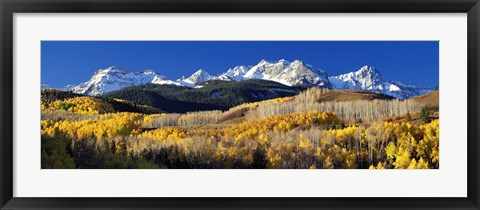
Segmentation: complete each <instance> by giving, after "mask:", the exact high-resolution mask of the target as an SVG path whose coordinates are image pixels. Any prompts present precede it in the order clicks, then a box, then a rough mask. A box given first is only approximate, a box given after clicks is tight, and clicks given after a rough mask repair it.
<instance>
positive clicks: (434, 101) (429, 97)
mask: <svg viewBox="0 0 480 210" xmlns="http://www.w3.org/2000/svg"><path fill="white" fill-rule="evenodd" d="M408 100H412V101H415V102H417V103H419V104H423V105H425V107H427V109H429V110H431V111H437V112H438V111H439V104H440V103H439V102H440V101H439V92H438V90H436V91H432V92H430V93H427V94H423V95H420V96H416V97H413V98H410V99H408Z"/></svg>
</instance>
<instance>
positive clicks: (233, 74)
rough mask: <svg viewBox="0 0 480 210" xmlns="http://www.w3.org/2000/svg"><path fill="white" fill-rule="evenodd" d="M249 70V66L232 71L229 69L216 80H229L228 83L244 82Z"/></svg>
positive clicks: (232, 69) (236, 67)
mask: <svg viewBox="0 0 480 210" xmlns="http://www.w3.org/2000/svg"><path fill="white" fill-rule="evenodd" d="M248 70H249V67H247V66H235V67H233V68H231V69H228V71H226V72H225V73H223V74H220V75H219V76H218V77H216V79H219V80H227V81H241V80H244V77H243V76H244V75H245V73H247V72H248Z"/></svg>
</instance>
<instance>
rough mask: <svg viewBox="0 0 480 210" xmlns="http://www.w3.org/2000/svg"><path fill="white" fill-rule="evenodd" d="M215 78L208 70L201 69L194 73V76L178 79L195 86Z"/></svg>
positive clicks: (182, 82) (185, 84)
mask: <svg viewBox="0 0 480 210" xmlns="http://www.w3.org/2000/svg"><path fill="white" fill-rule="evenodd" d="M212 78H213V76H212V75H210V74H209V73H208V72H206V71H205V70H203V69H199V70H198V71H196V72H195V73H193V74H192V76H190V77H188V78H186V79H179V80H177V81H178V82H180V83H181V84H182V85H184V86H188V87H195V86H197V85H199V84H201V83H203V82H205V81H208V80H211V79H212Z"/></svg>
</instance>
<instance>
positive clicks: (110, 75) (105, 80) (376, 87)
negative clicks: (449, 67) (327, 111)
mask: <svg viewBox="0 0 480 210" xmlns="http://www.w3.org/2000/svg"><path fill="white" fill-rule="evenodd" d="M250 79H261V80H268V81H274V82H277V83H280V84H283V85H287V86H307V87H312V86H317V87H321V88H328V89H340V90H342V89H346V90H367V91H371V92H376V93H381V94H385V95H389V96H393V97H396V98H399V99H402V100H403V99H407V98H410V97H414V96H418V95H422V94H425V93H428V92H431V91H433V88H424V87H416V86H414V85H408V84H404V83H402V82H399V81H393V80H387V79H385V78H383V76H382V75H381V74H380V72H379V71H378V70H377V69H376V68H375V67H373V66H369V65H366V66H363V67H361V68H360V69H359V70H357V71H352V72H349V73H345V74H340V75H337V76H329V75H328V73H327V72H325V71H323V70H321V69H319V68H317V67H314V66H312V65H309V64H306V63H304V62H303V61H300V60H294V61H293V62H290V61H288V60H285V59H281V60H278V61H267V60H261V61H260V62H259V63H257V64H256V65H253V66H246V65H239V66H235V67H233V68H230V69H228V70H227V71H225V72H223V73H221V74H219V75H211V74H210V73H208V72H207V71H206V70H204V69H199V70H197V71H196V72H195V73H193V74H192V75H191V76H189V77H185V76H183V77H181V78H179V79H177V80H170V79H168V78H166V77H165V76H163V75H161V74H160V73H157V72H155V71H152V70H145V71H139V72H132V71H128V70H126V69H123V68H121V67H116V66H111V67H108V68H106V69H99V70H97V71H95V73H94V74H93V75H92V77H91V78H90V80H88V81H87V82H84V83H81V84H79V85H76V86H71V87H66V88H64V89H67V90H71V91H73V92H75V93H80V94H85V95H92V96H98V95H102V94H105V93H108V92H111V91H115V90H120V89H122V88H126V87H131V86H137V85H144V84H148V83H152V84H168V85H177V86H185V87H190V88H202V87H203V86H202V83H205V82H207V81H211V80H224V81H243V80H250Z"/></svg>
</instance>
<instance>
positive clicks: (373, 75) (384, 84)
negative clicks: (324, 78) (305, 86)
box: [328, 66, 431, 99]
mask: <svg viewBox="0 0 480 210" xmlns="http://www.w3.org/2000/svg"><path fill="white" fill-rule="evenodd" d="M328 79H329V80H330V83H331V84H332V87H333V88H334V89H357V90H369V91H373V92H377V93H382V94H385V95H390V96H394V97H396V98H399V99H406V98H409V97H412V96H417V95H421V94H425V93H427V92H430V91H431V89H428V88H418V87H415V86H413V85H405V84H403V83H400V82H396V81H389V80H386V79H384V78H383V77H382V75H381V74H380V72H379V71H378V70H377V69H376V68H375V67H373V66H363V67H361V68H360V69H359V70H357V71H355V72H350V73H346V74H341V75H338V76H332V77H329V78H328Z"/></svg>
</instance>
